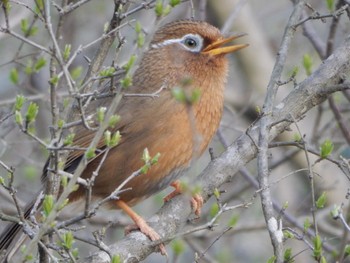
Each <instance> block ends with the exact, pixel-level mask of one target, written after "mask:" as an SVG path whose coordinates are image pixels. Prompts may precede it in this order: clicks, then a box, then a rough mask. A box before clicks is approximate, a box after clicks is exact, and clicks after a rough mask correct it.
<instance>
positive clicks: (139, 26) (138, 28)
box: [135, 21, 142, 34]
mask: <svg viewBox="0 0 350 263" xmlns="http://www.w3.org/2000/svg"><path fill="white" fill-rule="evenodd" d="M135 32H136V33H137V34H139V33H142V26H141V23H140V21H136V23H135Z"/></svg>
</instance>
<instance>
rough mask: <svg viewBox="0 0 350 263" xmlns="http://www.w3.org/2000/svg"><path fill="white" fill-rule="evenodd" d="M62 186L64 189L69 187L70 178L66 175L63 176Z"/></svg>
mask: <svg viewBox="0 0 350 263" xmlns="http://www.w3.org/2000/svg"><path fill="white" fill-rule="evenodd" d="M61 185H62V187H63V188H65V187H67V185H68V177H67V176H65V175H62V176H61Z"/></svg>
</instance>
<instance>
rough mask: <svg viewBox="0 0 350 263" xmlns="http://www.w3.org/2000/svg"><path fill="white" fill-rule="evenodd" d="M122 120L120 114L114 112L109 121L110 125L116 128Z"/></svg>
mask: <svg viewBox="0 0 350 263" xmlns="http://www.w3.org/2000/svg"><path fill="white" fill-rule="evenodd" d="M119 121H120V116H119V115H117V114H114V115H112V116H111V117H110V118H109V121H108V126H109V127H111V128H114V127H115V125H116V124H117V123H118V122H119Z"/></svg>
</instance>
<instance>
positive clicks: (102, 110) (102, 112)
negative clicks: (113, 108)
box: [96, 107, 107, 123]
mask: <svg viewBox="0 0 350 263" xmlns="http://www.w3.org/2000/svg"><path fill="white" fill-rule="evenodd" d="M106 111H107V108H106V107H99V108H98V109H97V115H96V118H97V121H98V122H99V123H102V122H103V121H104V119H105V114H106Z"/></svg>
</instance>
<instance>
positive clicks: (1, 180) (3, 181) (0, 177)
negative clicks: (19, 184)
mask: <svg viewBox="0 0 350 263" xmlns="http://www.w3.org/2000/svg"><path fill="white" fill-rule="evenodd" d="M0 184H1V185H5V179H4V177H2V176H0Z"/></svg>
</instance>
